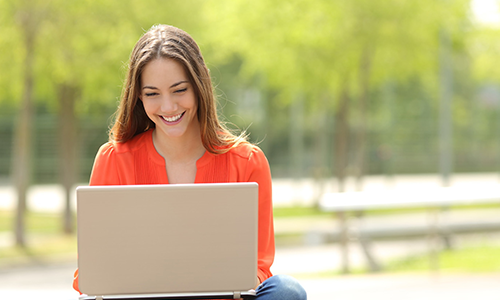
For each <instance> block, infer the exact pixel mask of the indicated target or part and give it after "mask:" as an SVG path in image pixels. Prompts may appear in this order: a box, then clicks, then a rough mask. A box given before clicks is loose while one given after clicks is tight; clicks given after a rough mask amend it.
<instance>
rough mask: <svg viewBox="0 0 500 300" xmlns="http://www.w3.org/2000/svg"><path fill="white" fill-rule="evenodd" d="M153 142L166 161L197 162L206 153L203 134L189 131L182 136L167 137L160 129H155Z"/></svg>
mask: <svg viewBox="0 0 500 300" xmlns="http://www.w3.org/2000/svg"><path fill="white" fill-rule="evenodd" d="M153 144H154V146H155V148H156V151H157V152H158V153H159V154H160V155H161V156H162V157H163V158H164V159H165V162H167V163H168V162H170V161H175V162H177V163H190V162H193V161H194V162H196V161H197V160H198V159H200V158H201V157H202V156H203V154H204V153H205V147H204V146H203V143H202V141H201V134H200V132H199V130H197V132H193V131H191V132H189V134H185V135H183V136H181V137H167V136H165V135H163V134H162V133H161V132H160V130H157V129H155V130H154V131H153Z"/></svg>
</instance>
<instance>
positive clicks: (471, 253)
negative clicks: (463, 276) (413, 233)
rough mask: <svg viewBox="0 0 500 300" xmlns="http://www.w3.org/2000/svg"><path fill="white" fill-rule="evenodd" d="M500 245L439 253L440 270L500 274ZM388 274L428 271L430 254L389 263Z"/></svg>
mask: <svg viewBox="0 0 500 300" xmlns="http://www.w3.org/2000/svg"><path fill="white" fill-rule="evenodd" d="M499 253H500V245H498V244H496V245H495V244H482V245H474V246H468V247H464V248H463V249H451V250H445V251H442V252H440V253H439V270H441V271H446V272H468V273H475V272H478V273H488V272H500V255H499ZM384 270H385V271H388V272H405V271H428V270H430V259H429V254H422V255H417V256H412V257H408V258H404V259H399V260H394V261H392V262H389V263H388V265H387V266H386V267H385V269H384Z"/></svg>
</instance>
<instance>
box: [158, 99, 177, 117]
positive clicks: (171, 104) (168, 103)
mask: <svg viewBox="0 0 500 300" xmlns="http://www.w3.org/2000/svg"><path fill="white" fill-rule="evenodd" d="M161 110H162V112H166V113H169V112H176V111H177V103H176V102H175V101H174V99H172V97H169V96H165V97H164V98H163V99H162V101H161Z"/></svg>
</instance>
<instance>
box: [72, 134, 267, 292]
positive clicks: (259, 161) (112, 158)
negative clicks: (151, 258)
mask: <svg viewBox="0 0 500 300" xmlns="http://www.w3.org/2000/svg"><path fill="white" fill-rule="evenodd" d="M152 133H153V130H152V129H151V130H149V131H146V132H144V133H142V134H139V135H137V136H135V137H134V138H133V139H132V140H130V141H128V142H125V143H112V142H108V143H106V144H104V145H103V146H102V147H101V148H100V149H99V152H98V153H97V156H96V158H95V161H94V167H93V169H92V175H91V176H90V185H133V184H167V183H168V177H167V171H166V166H165V160H164V159H163V157H162V156H161V155H160V154H158V152H156V149H155V147H154V145H153V138H152ZM196 168H197V171H196V178H195V183H221V182H257V183H258V184H259V232H258V233H259V239H258V241H259V242H258V244H259V245H258V270H257V276H258V277H259V280H260V282H264V280H266V279H267V278H269V277H271V276H272V274H271V271H270V267H271V265H272V263H273V261H274V251H275V248H274V247H275V246H274V228H273V213H272V190H271V188H272V182H271V171H270V168H269V163H268V161H267V159H266V157H265V155H264V153H263V152H262V150H260V149H259V148H258V147H257V146H254V145H251V144H242V145H239V146H238V147H236V148H233V149H231V150H230V151H228V152H227V153H224V154H219V155H214V154H212V153H210V152H208V151H206V152H205V154H204V155H203V156H202V157H201V158H200V159H199V160H198V161H197V162H196ZM73 288H74V289H75V290H77V291H78V292H79V291H80V290H79V289H78V270H76V272H75V278H74V280H73Z"/></svg>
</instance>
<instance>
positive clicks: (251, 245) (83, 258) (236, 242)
mask: <svg viewBox="0 0 500 300" xmlns="http://www.w3.org/2000/svg"><path fill="white" fill-rule="evenodd" d="M257 210H258V186H257V184H256V183H224V184H183V185H138V186H92V187H79V188H77V220H78V267H79V287H80V291H81V292H82V293H84V294H87V295H115V294H118V295H123V294H151V293H160V294H161V293H189V292H216V291H217V292H219V291H245V290H249V289H252V288H253V287H254V286H255V284H256V278H257V229H258V225H257V218H258V211H257Z"/></svg>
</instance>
